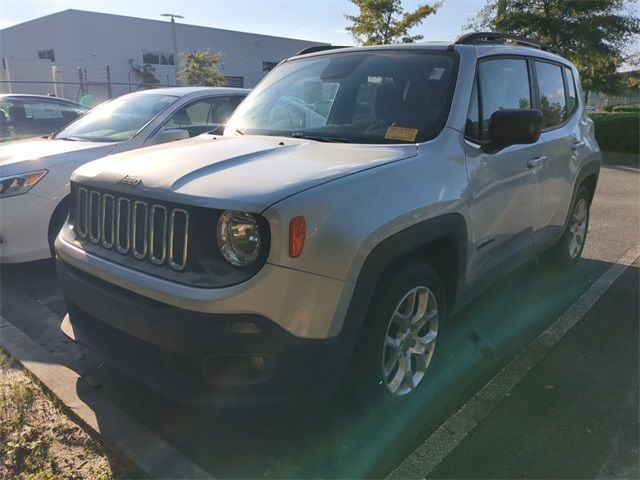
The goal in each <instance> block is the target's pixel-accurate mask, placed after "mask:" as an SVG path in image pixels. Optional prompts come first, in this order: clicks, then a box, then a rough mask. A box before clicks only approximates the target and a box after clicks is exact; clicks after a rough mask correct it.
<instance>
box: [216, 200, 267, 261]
mask: <svg viewBox="0 0 640 480" xmlns="http://www.w3.org/2000/svg"><path fill="white" fill-rule="evenodd" d="M217 237H218V247H219V248H220V252H221V253H222V256H223V257H224V258H225V260H227V262H229V263H230V264H231V265H234V266H236V267H246V266H248V265H251V264H252V263H253V262H255V260H256V258H258V254H259V253H260V243H261V240H260V229H259V226H258V219H257V218H256V217H255V216H254V215H252V214H251V213H245V212H234V211H230V210H227V211H226V212H224V213H223V214H222V215H221V216H220V219H219V220H218V232H217Z"/></svg>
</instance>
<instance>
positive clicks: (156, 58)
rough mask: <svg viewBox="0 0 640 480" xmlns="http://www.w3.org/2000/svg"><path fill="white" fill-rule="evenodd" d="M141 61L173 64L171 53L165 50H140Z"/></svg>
mask: <svg viewBox="0 0 640 480" xmlns="http://www.w3.org/2000/svg"><path fill="white" fill-rule="evenodd" d="M142 63H148V64H150V65H173V54H172V53H167V52H147V51H145V52H142Z"/></svg>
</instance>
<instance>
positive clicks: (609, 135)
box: [590, 111, 640, 153]
mask: <svg viewBox="0 0 640 480" xmlns="http://www.w3.org/2000/svg"><path fill="white" fill-rule="evenodd" d="M590 116H591V118H592V119H593V122H594V123H595V129H596V140H597V141H598V145H600V149H601V150H602V151H603V152H625V153H640V111H637V113H630V112H613V113H592V114H591V115H590Z"/></svg>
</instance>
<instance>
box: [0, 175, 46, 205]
mask: <svg viewBox="0 0 640 480" xmlns="http://www.w3.org/2000/svg"><path fill="white" fill-rule="evenodd" d="M46 174H47V171H46V170H39V171H37V172H29V173H20V174H17V175H10V176H8V177H2V178H0V198H4V197H13V196H14V195H22V194H23V193H27V192H28V191H29V190H31V189H32V188H33V186H34V185H35V184H36V183H38V182H39V181H40V180H42V177H44V176H45V175H46Z"/></svg>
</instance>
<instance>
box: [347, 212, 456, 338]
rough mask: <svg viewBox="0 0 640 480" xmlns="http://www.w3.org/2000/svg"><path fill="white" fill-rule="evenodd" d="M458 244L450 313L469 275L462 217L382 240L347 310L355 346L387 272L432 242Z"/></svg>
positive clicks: (439, 220)
mask: <svg viewBox="0 0 640 480" xmlns="http://www.w3.org/2000/svg"><path fill="white" fill-rule="evenodd" d="M445 239H446V240H448V239H450V240H451V241H452V242H454V246H455V252H456V265H454V266H453V268H455V274H456V279H455V286H454V292H451V293H452V295H450V296H451V297H452V298H450V299H448V300H449V302H448V303H449V304H450V306H449V308H448V310H449V312H452V311H455V310H457V308H456V307H457V305H456V304H457V303H458V299H459V298H461V297H462V291H463V289H464V284H465V282H464V280H465V272H466V266H467V226H466V222H465V220H464V218H463V216H462V215H460V214H458V213H449V214H445V215H442V216H438V217H435V218H431V219H428V220H425V221H422V222H420V223H418V224H415V225H412V226H410V227H408V228H406V229H405V230H402V231H400V232H398V233H395V234H393V235H391V236H390V237H388V238H386V239H384V240H383V241H381V242H380V243H379V244H378V245H376V247H375V248H374V249H373V250H372V251H371V252H370V253H369V255H368V256H367V258H366V260H365V262H364V264H363V266H362V268H361V269H360V273H359V274H358V280H357V282H356V287H355V290H354V293H353V296H352V297H351V302H350V303H349V308H348V309H347V314H346V317H345V322H344V324H343V328H342V330H343V332H342V333H344V334H345V336H347V337H348V338H351V339H352V341H353V343H354V344H355V341H356V339H357V337H358V334H359V332H360V328H361V327H362V325H363V323H364V321H365V318H366V315H367V311H368V309H369V305H370V302H371V299H372V298H373V296H374V294H375V290H376V288H377V286H378V281H379V280H380V278H381V277H382V275H383V273H384V272H385V270H386V269H388V268H389V267H391V266H392V265H394V263H395V262H397V261H399V260H400V259H402V258H405V257H407V256H410V255H411V254H412V253H414V252H417V251H420V250H421V249H422V248H423V247H426V246H427V245H428V244H429V243H431V242H434V241H437V240H445Z"/></svg>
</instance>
